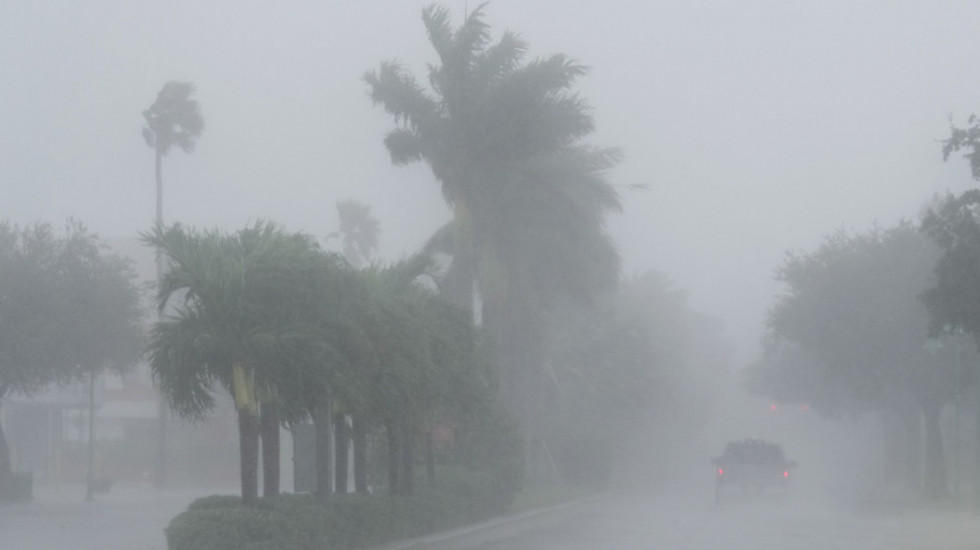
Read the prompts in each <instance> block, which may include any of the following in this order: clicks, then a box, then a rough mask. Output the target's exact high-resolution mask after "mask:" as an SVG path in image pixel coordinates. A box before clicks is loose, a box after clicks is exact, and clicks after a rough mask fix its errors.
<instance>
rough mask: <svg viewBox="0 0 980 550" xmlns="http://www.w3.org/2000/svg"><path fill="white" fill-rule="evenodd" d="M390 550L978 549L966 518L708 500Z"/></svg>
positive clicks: (518, 523) (548, 517)
mask: <svg viewBox="0 0 980 550" xmlns="http://www.w3.org/2000/svg"><path fill="white" fill-rule="evenodd" d="M388 548H389V549H390V550H395V549H396V548H397V549H402V550H407V549H408V548H413V549H414V548H419V549H421V548H425V549H429V550H504V549H506V550H559V549H561V550H605V549H608V550H653V549H677V550H715V549H726V550H727V549H733V550H734V549H742V548H745V549H752V550H770V549H772V550H776V549H779V550H785V549H794V550H800V549H803V550H805V549H814V550H816V549H819V550H828V549H837V548H840V549H847V550H878V549H880V550H886V549H887V550H912V549H923V550H925V549H930V550H932V549H944V550H955V549H976V548H980V523H978V522H977V521H976V520H975V519H974V518H973V517H972V516H970V515H969V513H968V512H966V511H963V510H956V511H950V512H942V511H936V510H926V509H921V508H919V509H891V510H888V511H884V510H877V511H876V510H872V509H860V510H859V509H855V508H853V507H843V506H838V505H835V504H834V503H833V502H831V501H825V500H818V501H807V500H806V495H803V494H799V493H797V494H794V495H791V496H789V497H787V498H784V499H777V498H768V497H761V498H760V497H755V498H746V499H740V500H738V501H737V502H731V503H729V504H728V505H724V506H721V507H719V508H715V507H714V505H713V503H712V500H711V498H710V493H700V492H692V493H690V494H687V495H683V496H680V495H674V496H668V495H659V496H652V495H638V494H633V495H623V494H619V495H610V496H605V497H602V498H599V499H596V500H594V501H590V502H586V503H578V504H575V505H572V506H568V507H565V508H560V509H557V510H555V511H552V512H548V513H543V514H538V515H532V516H531V517H527V518H524V519H517V520H514V521H511V522H506V523H502V524H498V525H495V526H491V527H487V528H485V529H479V530H473V531H470V532H469V533H468V534H463V535H460V536H456V537H450V538H444V539H442V540H434V539H424V540H421V541H418V543H417V544H414V545H404V544H403V545H394V546H390V547H388Z"/></svg>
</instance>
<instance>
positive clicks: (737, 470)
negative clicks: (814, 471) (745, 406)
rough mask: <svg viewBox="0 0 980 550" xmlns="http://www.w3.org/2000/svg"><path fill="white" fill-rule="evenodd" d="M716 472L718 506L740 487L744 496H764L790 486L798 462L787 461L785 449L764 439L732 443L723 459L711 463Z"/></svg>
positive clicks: (727, 446) (718, 458)
mask: <svg viewBox="0 0 980 550" xmlns="http://www.w3.org/2000/svg"><path fill="white" fill-rule="evenodd" d="M711 463H712V464H714V466H715V470H716V477H715V504H718V503H719V502H720V500H721V498H722V493H723V492H726V491H727V490H728V489H729V488H732V487H737V488H739V489H741V490H742V492H743V493H755V494H760V493H762V492H763V491H765V490H766V488H769V487H778V488H785V487H788V486H789V483H790V478H791V477H792V476H791V475H790V474H791V472H792V470H793V468H795V467H796V465H797V464H796V461H793V460H787V459H786V456H785V455H784V454H783V448H782V447H780V446H779V445H778V444H776V443H770V442H768V441H763V440H761V439H744V440H742V441H732V442H730V443H728V444H727V445H725V451H724V452H723V453H722V454H721V456H718V457H715V458H713V459H712V460H711Z"/></svg>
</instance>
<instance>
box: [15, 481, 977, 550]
mask: <svg viewBox="0 0 980 550" xmlns="http://www.w3.org/2000/svg"><path fill="white" fill-rule="evenodd" d="M706 473H710V472H707V468H706ZM71 489H72V488H62V489H60V490H58V491H53V490H49V489H44V488H41V489H40V496H42V497H43V499H42V500H39V501H35V502H34V503H32V504H29V505H26V506H3V507H0V533H2V534H3V537H2V539H0V549H2V550H8V549H9V550H14V549H16V550H56V549H60V548H71V549H73V550H88V549H92V550H96V549H98V550H124V549H125V550H163V549H164V548H166V543H165V541H164V537H163V527H164V526H166V524H167V522H169V520H170V518H172V517H173V516H174V515H176V514H177V513H178V512H179V511H181V510H183V509H184V507H186V505H187V503H188V502H190V501H191V500H193V499H194V498H196V497H197V496H200V493H192V492H188V491H164V492H157V491H153V490H151V489H149V488H127V487H120V488H114V489H113V492H112V493H111V494H109V495H101V496H100V497H99V499H98V500H96V501H95V502H91V503H86V502H83V501H82V495H83V492H82V491H80V490H78V489H79V488H77V487H75V488H74V489H76V490H75V491H71ZM711 489H712V488H711V480H710V477H707V476H705V477H704V478H703V479H701V480H699V481H697V482H695V483H690V484H680V483H677V484H672V487H671V488H669V489H663V490H661V491H658V492H656V493H639V492H636V493H612V494H608V495H604V496H601V497H597V498H594V499H591V500H585V501H579V502H576V503H572V504H569V505H564V506H559V507H557V508H554V509H551V510H546V511H539V512H531V513H529V514H525V515H522V516H515V517H509V518H504V519H502V520H494V521H491V522H488V523H486V524H481V525H480V526H475V527H468V528H463V529H460V530H459V531H455V532H451V533H443V534H439V535H434V536H432V537H426V538H423V539H419V540H416V541H408V542H399V543H394V544H390V545H387V546H384V547H382V548H383V549H385V550H409V549H426V550H505V549H506V550H558V549H561V550H604V549H609V550H648V549H649V550H654V549H657V550H661V549H663V550H674V549H676V550H715V549H725V550H729V549H731V550H736V549H742V548H746V549H752V550H770V549H772V550H776V549H779V550H784V549H793V550H798V549H802V550H806V549H815V550H816V549H819V550H827V549H838V548H839V549H846V550H879V549H880V550H886V549H887V550H913V549H915V550H919V549H921V550H926V549H929V550H934V549H937V550H938V549H941V550H959V549H963V550H965V549H976V548H980V521H978V520H977V519H976V518H975V517H974V516H972V515H971V513H970V512H969V511H967V510H965V509H956V510H950V511H941V510H936V509H929V508H927V507H925V506H924V505H902V506H898V505H895V506H892V507H889V508H887V509H884V508H877V509H875V508H872V507H869V506H861V507H859V506H855V505H842V504H840V501H839V500H835V499H834V498H832V497H830V496H826V495H825V494H824V493H823V492H822V491H821V490H820V489H819V487H807V486H801V487H797V488H795V489H794V491H793V492H792V493H790V494H787V495H785V496H784V497H776V496H775V495H773V496H766V495H764V496H762V497H741V496H737V495H732V498H730V499H729V500H728V501H727V502H725V503H723V504H722V506H720V507H717V508H716V507H715V506H714V504H713V501H712V492H711ZM376 550H379V549H376Z"/></svg>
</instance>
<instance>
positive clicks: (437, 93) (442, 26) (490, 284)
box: [364, 6, 620, 438]
mask: <svg viewBox="0 0 980 550" xmlns="http://www.w3.org/2000/svg"><path fill="white" fill-rule="evenodd" d="M482 7H483V6H480V7H479V8H477V9H476V10H475V11H473V12H472V13H471V14H470V15H469V16H468V17H467V18H466V20H465V21H464V23H463V24H462V25H461V26H460V27H458V28H453V27H452V26H451V25H450V23H449V12H448V10H446V9H445V8H442V7H429V8H426V9H425V10H424V11H423V16H422V18H423V22H424V24H425V27H426V30H427V32H428V35H429V40H430V41H431V43H432V45H433V47H434V48H435V50H436V53H437V54H438V55H439V59H440V62H441V64H440V65H438V66H430V68H429V82H430V83H431V86H432V88H431V90H427V89H424V88H423V87H422V86H420V85H419V84H418V83H417V82H416V80H415V78H414V77H413V76H412V75H411V74H409V73H408V72H407V71H406V70H405V69H404V68H403V67H402V66H401V65H399V64H398V63H397V62H390V61H389V62H384V63H382V64H381V66H380V68H379V69H378V70H377V71H371V72H368V73H367V74H366V75H365V77H364V78H365V81H366V82H367V84H368V86H369V87H370V94H371V99H372V100H373V101H374V103H375V104H378V105H381V106H382V107H384V109H385V111H386V112H388V113H389V114H391V115H392V116H393V117H394V119H395V123H396V128H395V129H393V130H391V131H390V132H389V133H388V134H387V136H386V137H385V140H384V142H385V146H386V147H387V149H388V152H389V153H390V155H391V160H392V162H393V163H394V164H396V165H403V164H409V163H413V162H418V161H424V162H426V163H427V164H428V165H429V166H430V168H431V169H432V172H433V174H434V175H435V177H436V179H437V180H438V182H439V183H440V185H441V189H442V194H443V197H444V198H445V200H446V202H447V203H448V205H449V206H450V208H452V210H453V219H452V221H451V222H450V223H449V224H448V225H447V226H446V227H444V228H442V229H441V230H440V231H439V232H437V234H436V235H434V236H433V238H432V240H431V241H430V243H429V246H428V250H429V251H443V252H447V253H449V254H451V256H452V261H451V264H450V265H449V268H448V269H447V272H446V274H445V278H444V283H443V287H444V291H445V292H446V293H447V294H449V295H450V296H451V297H452V299H453V301H454V302H455V303H456V304H458V305H460V306H461V307H464V308H467V309H471V307H472V304H473V299H474V292H478V295H479V297H480V298H481V299H482V301H483V310H482V311H483V323H484V324H485V325H486V326H487V327H488V329H489V330H490V333H491V334H492V336H493V338H494V340H496V343H497V354H496V355H497V357H496V360H497V364H498V366H499V368H500V369H501V372H500V380H501V395H502V397H503V398H504V401H505V405H506V406H507V407H508V408H509V409H510V410H511V411H512V412H514V413H515V414H516V415H517V416H518V418H521V419H522V420H523V421H524V422H523V424H524V431H525V436H526V437H528V438H533V437H534V434H533V433H532V432H533V431H534V428H533V427H531V426H529V425H528V424H529V422H530V419H532V418H533V417H534V416H535V415H534V414H533V411H532V404H533V403H534V398H533V397H532V396H533V395H534V394H535V393H536V391H537V390H536V389H535V384H536V383H537V382H536V381H537V379H538V371H539V370H540V364H541V361H542V358H541V357H542V353H543V352H544V351H543V346H542V341H543V328H542V325H543V323H544V319H543V312H544V311H546V310H548V309H549V308H551V307H552V306H553V305H554V303H555V302H556V300H559V299H566V298H569V297H583V298H585V299H588V298H589V297H590V296H592V295H594V293H595V292H597V291H598V290H599V289H602V288H604V287H610V286H612V285H613V284H614V283H615V280H616V278H617V276H618V269H619V259H618V255H617V253H616V251H615V247H614V246H613V244H612V242H611V240H610V239H609V237H608V235H607V234H606V232H605V228H604V224H605V217H606V215H607V214H608V213H609V212H612V211H616V210H618V209H619V208H620V204H619V198H618V195H617V194H616V192H615V190H614V189H613V187H612V186H611V185H609V183H608V182H607V181H606V179H605V173H606V171H607V170H608V169H609V168H611V167H612V166H613V165H614V164H615V162H616V160H617V156H618V155H617V152H616V151H615V150H612V149H602V148H595V147H590V146H587V145H584V144H582V143H581V139H582V138H584V137H585V136H587V135H588V134H589V133H591V132H592V130H593V128H594V123H593V119H592V116H591V114H590V112H589V108H588V106H587V104H586V102H585V101H584V100H582V99H581V98H580V97H578V95H576V94H575V93H574V92H572V91H571V88H572V85H573V84H574V83H575V81H576V80H577V79H578V78H579V77H581V76H582V75H584V74H585V73H586V68H585V67H584V66H582V65H581V64H579V63H577V62H576V61H574V60H571V59H569V58H567V57H566V56H564V55H561V54H558V55H553V56H551V57H547V58H539V59H534V60H531V61H529V62H525V61H524V58H525V55H526V53H527V44H526V43H525V42H524V41H522V40H521V39H520V38H519V37H518V36H517V35H515V34H513V33H510V32H505V33H504V34H503V36H502V37H501V38H500V40H499V41H498V42H496V43H491V40H490V34H489V27H488V26H487V24H486V23H484V22H483V11H482Z"/></svg>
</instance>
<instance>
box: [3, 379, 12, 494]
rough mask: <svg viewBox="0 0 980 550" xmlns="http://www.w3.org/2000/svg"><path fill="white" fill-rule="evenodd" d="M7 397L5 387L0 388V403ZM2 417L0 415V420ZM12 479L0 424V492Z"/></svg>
mask: <svg viewBox="0 0 980 550" xmlns="http://www.w3.org/2000/svg"><path fill="white" fill-rule="evenodd" d="M6 396H7V387H6V386H3V387H0V403H3V398H4V397H6ZM2 418H3V415H2V414H0V419H2ZM13 479H14V471H13V469H12V467H11V464H10V447H8V446H7V436H6V434H4V432H3V423H2V422H0V491H2V490H3V488H5V487H9V486H10V484H11V482H12V481H13Z"/></svg>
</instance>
